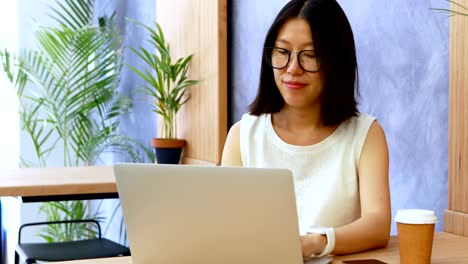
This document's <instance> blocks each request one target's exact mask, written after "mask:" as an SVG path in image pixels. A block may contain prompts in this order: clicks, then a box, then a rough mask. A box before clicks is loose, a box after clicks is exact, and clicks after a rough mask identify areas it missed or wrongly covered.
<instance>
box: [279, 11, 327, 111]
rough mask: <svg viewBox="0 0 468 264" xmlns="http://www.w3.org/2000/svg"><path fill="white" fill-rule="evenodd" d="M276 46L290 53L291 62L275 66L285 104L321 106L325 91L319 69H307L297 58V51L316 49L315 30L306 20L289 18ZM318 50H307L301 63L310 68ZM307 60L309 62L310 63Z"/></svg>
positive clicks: (280, 32)
mask: <svg viewBox="0 0 468 264" xmlns="http://www.w3.org/2000/svg"><path fill="white" fill-rule="evenodd" d="M275 47H278V48H282V49H286V50H288V51H290V52H291V55H290V56H291V57H290V60H289V63H288V65H287V66H286V67H284V68H283V69H273V73H274V76H275V82H276V85H277V86H278V88H279V91H280V93H281V95H282V96H283V99H284V101H285V103H286V105H285V107H294V108H301V109H306V108H315V107H317V106H320V95H321V93H322V90H323V85H322V79H321V76H320V73H319V72H309V71H305V70H304V69H303V68H302V67H301V66H300V65H299V61H298V55H297V53H298V52H301V51H303V50H313V49H314V45H313V40H312V32H311V31H310V27H309V24H308V23H307V21H306V20H304V19H299V18H295V19H290V20H288V21H286V23H284V25H283V26H282V27H281V28H280V30H279V32H278V37H277V38H276V41H275ZM314 56H315V52H313V51H307V52H304V53H303V55H301V58H302V59H303V60H301V65H303V66H307V67H309V68H308V69H307V70H310V69H311V68H310V67H312V68H313V66H310V65H311V64H310V60H314V59H315V57H314ZM307 63H308V64H307Z"/></svg>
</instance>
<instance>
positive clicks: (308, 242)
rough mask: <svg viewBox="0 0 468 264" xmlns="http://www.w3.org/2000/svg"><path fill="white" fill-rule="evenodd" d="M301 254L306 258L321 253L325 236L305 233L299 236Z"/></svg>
mask: <svg viewBox="0 0 468 264" xmlns="http://www.w3.org/2000/svg"><path fill="white" fill-rule="evenodd" d="M301 245H302V256H303V257H304V258H308V257H310V256H312V255H315V254H320V253H322V251H323V249H324V248H325V246H326V245H327V237H326V236H322V235H319V234H307V235H303V236H301Z"/></svg>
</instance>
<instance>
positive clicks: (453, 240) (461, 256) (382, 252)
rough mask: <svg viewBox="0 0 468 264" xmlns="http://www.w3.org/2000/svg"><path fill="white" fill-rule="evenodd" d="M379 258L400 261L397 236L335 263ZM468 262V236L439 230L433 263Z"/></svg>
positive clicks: (104, 262)
mask: <svg viewBox="0 0 468 264" xmlns="http://www.w3.org/2000/svg"><path fill="white" fill-rule="evenodd" d="M357 259H378V260H381V261H383V262H387V263H388V264H397V263H400V255H399V249H398V239H397V237H391V238H390V243H389V244H388V246H387V247H386V248H384V249H378V250H372V251H367V252H363V253H359V254H352V255H346V256H339V257H335V258H334V260H333V262H332V263H334V264H339V263H343V261H344V260H357ZM54 263H55V264H132V259H131V258H130V257H119V258H105V259H93V260H78V261H65V262H54ZM462 263H468V237H463V236H457V235H453V234H450V233H444V232H437V233H435V235H434V244H433V248H432V262H431V264H462Z"/></svg>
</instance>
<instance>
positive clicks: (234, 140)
mask: <svg viewBox="0 0 468 264" xmlns="http://www.w3.org/2000/svg"><path fill="white" fill-rule="evenodd" d="M221 166H242V159H241V153H240V121H239V122H237V123H235V124H234V125H233V126H232V127H231V129H230V130H229V133H228V135H227V138H226V143H225V144H224V149H223V156H222V158H221Z"/></svg>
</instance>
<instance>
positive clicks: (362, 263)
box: [343, 259, 387, 264]
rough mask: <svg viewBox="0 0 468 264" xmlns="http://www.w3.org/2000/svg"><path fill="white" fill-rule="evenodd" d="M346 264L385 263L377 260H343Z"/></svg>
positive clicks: (385, 263)
mask: <svg viewBox="0 0 468 264" xmlns="http://www.w3.org/2000/svg"><path fill="white" fill-rule="evenodd" d="M343 263H346V264H387V262H383V261H380V260H378V259H359V260H344V261H343Z"/></svg>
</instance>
